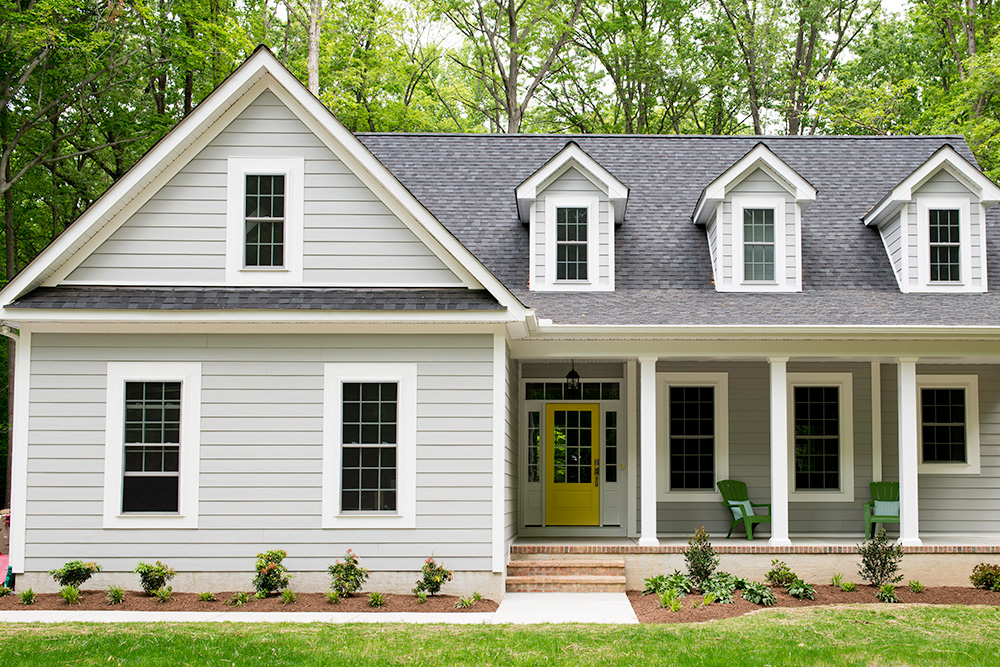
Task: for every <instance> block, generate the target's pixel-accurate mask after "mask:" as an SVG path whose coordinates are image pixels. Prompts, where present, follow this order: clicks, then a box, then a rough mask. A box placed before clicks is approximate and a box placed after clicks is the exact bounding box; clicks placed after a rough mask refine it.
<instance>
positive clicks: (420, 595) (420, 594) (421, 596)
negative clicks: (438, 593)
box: [414, 591, 427, 604]
mask: <svg viewBox="0 0 1000 667" xmlns="http://www.w3.org/2000/svg"><path fill="white" fill-rule="evenodd" d="M414 595H416V596H417V604H423V603H425V602H427V591H417V592H416V593H414Z"/></svg>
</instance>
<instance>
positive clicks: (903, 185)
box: [861, 144, 1000, 226]
mask: <svg viewBox="0 0 1000 667" xmlns="http://www.w3.org/2000/svg"><path fill="white" fill-rule="evenodd" d="M942 169H944V170H945V171H947V172H948V173H949V174H951V175H952V176H954V177H955V179H956V180H958V182H959V183H961V184H962V185H964V186H965V187H966V188H968V189H969V190H970V191H971V192H972V193H973V194H975V195H976V196H977V197H978V199H979V201H980V203H982V204H983V205H985V206H986V207H987V208H989V207H991V206H994V205H996V204H997V203H998V202H1000V187H998V186H997V184H996V183H994V182H993V181H991V180H990V179H989V178H987V177H986V175H985V174H983V172H982V171H980V170H979V169H978V168H977V167H976V166H975V165H974V164H972V163H971V162H969V161H968V160H966V159H965V157H963V156H962V155H961V154H960V153H959V152H958V151H956V150H955V148H954V147H953V146H951V144H945V145H944V146H942V147H941V148H939V149H938V150H937V151H935V152H934V154H933V155H931V156H930V157H929V158H927V160H925V161H924V163H923V164H921V165H920V166H919V167H917V168H916V169H914V170H913V171H912V172H911V173H910V174H909V175H908V176H907V177H906V178H904V179H903V180H902V181H900V183H899V185H897V186H896V187H895V188H893V189H892V191H891V192H890V193H889V194H887V195H886V196H885V197H883V198H882V200H881V201H880V202H879V203H878V204H876V205H875V206H874V207H873V208H872V209H871V210H870V211H869V212H868V213H866V214H865V216H864V217H863V218H862V219H861V221H862V222H864V224H865V225H869V226H870V225H876V226H878V225H881V224H882V223H883V222H885V221H886V220H889V219H891V218H892V217H894V215H895V213H896V212H897V211H898V210H899V207H900V206H902V205H903V204H904V203H906V202H910V201H913V193H914V191H916V190H919V189H920V186H922V185H923V184H924V183H926V182H927V181H928V180H929V179H931V178H933V177H934V176H935V175H936V174H937V173H938V172H939V171H941V170H942Z"/></svg>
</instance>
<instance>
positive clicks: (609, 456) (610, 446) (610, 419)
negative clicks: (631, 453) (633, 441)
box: [604, 412, 618, 483]
mask: <svg viewBox="0 0 1000 667" xmlns="http://www.w3.org/2000/svg"><path fill="white" fill-rule="evenodd" d="M604 481H605V482H609V483H615V482H617V481H618V413H617V412H605V413H604Z"/></svg>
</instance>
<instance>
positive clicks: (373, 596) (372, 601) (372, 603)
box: [368, 591, 385, 607]
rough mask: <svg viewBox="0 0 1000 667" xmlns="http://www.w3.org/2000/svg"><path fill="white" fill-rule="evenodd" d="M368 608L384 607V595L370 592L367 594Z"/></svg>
mask: <svg viewBox="0 0 1000 667" xmlns="http://www.w3.org/2000/svg"><path fill="white" fill-rule="evenodd" d="M368 606H369V607H384V606H385V593H379V592H378V591H372V592H371V593H369V594H368Z"/></svg>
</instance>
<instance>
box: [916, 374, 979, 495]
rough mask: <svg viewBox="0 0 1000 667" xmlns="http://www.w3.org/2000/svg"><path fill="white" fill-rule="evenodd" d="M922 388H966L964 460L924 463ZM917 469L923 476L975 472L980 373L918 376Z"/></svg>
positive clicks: (977, 466) (977, 461)
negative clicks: (958, 461) (959, 461)
mask: <svg viewBox="0 0 1000 667" xmlns="http://www.w3.org/2000/svg"><path fill="white" fill-rule="evenodd" d="M924 389H965V437H966V442H965V456H966V459H967V460H966V462H965V463H938V462H934V463H924V442H923V433H924V429H923V416H922V415H923V410H922V409H921V407H922V398H923V390H924ZM917 456H918V457H919V461H920V462H919V464H918V467H917V472H919V473H920V474H922V475H978V474H979V472H980V464H979V376H978V375H918V376H917Z"/></svg>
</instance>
